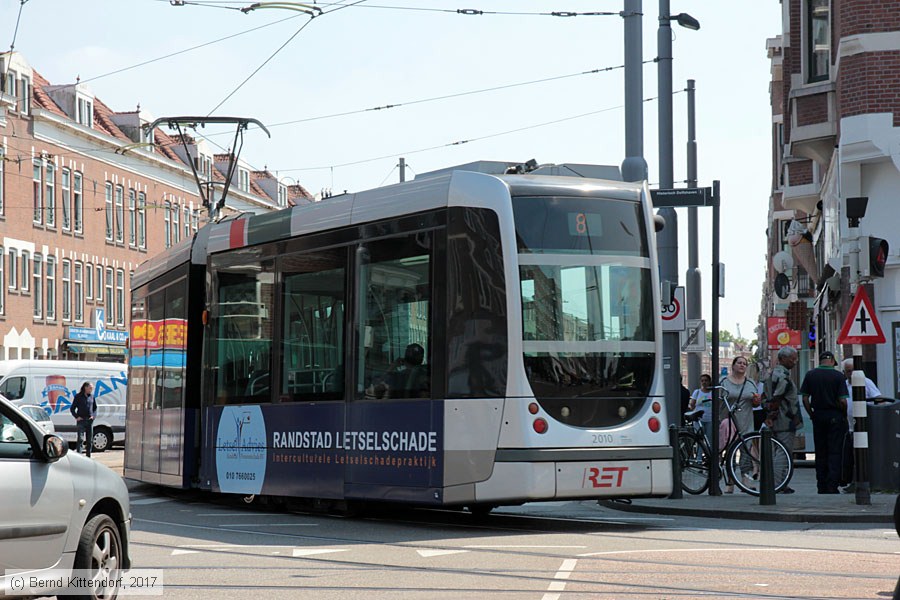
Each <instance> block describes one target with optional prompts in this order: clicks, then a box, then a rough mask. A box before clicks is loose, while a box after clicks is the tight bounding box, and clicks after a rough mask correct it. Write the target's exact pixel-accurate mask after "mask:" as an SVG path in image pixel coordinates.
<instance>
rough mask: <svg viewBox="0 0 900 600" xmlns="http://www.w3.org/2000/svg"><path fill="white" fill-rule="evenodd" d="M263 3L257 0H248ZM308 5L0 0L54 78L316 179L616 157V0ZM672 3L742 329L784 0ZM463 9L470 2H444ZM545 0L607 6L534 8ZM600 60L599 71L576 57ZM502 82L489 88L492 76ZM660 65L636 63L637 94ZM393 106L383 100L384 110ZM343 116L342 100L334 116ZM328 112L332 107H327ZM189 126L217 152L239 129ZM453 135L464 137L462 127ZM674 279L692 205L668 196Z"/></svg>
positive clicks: (733, 319) (681, 152)
mask: <svg viewBox="0 0 900 600" xmlns="http://www.w3.org/2000/svg"><path fill="white" fill-rule="evenodd" d="M263 4H265V3H263ZM343 4H344V5H346V6H344V7H343V8H341V7H340V3H336V2H326V3H318V4H317V6H318V7H319V8H321V10H322V14H321V15H320V16H317V17H316V18H313V19H310V17H309V16H308V15H306V14H305V13H302V12H299V11H295V10H287V9H284V8H260V9H257V10H252V11H249V12H247V13H244V12H242V11H240V10H237V9H239V8H242V7H246V6H249V5H250V3H249V2H239V1H227V0H223V1H216V2H214V1H210V0H202V1H198V2H191V1H190V0H187V1H186V2H185V3H184V4H183V5H173V4H172V3H171V2H170V1H169V0H127V1H125V0H78V1H77V2H72V1H63V0H24V4H23V3H22V0H0V50H4V51H5V50H8V49H9V48H10V47H11V46H14V49H15V50H17V51H19V52H21V53H22V54H23V55H24V57H25V58H26V60H27V61H28V62H29V63H30V64H31V66H32V67H33V68H34V69H35V70H37V71H38V72H39V73H41V75H43V76H44V77H45V78H46V79H48V80H49V81H50V82H51V83H52V84H66V83H74V82H75V80H76V78H78V77H80V79H81V81H82V82H85V83H86V84H87V85H88V87H89V88H90V90H91V91H92V92H93V93H94V95H95V96H96V97H98V98H99V99H100V100H102V101H103V102H104V103H105V104H106V105H108V106H109V107H110V108H111V109H113V110H115V111H131V110H134V109H135V108H136V106H137V105H140V106H141V108H142V110H145V111H148V112H149V113H150V114H151V115H152V116H154V117H157V118H158V117H168V116H181V115H200V116H203V115H208V114H212V115H214V116H237V117H250V118H254V119H257V120H259V121H260V122H262V123H263V124H264V125H266V127H267V128H268V129H269V130H270V132H271V134H272V137H271V139H269V138H267V137H266V136H265V134H264V133H263V132H262V131H260V130H258V129H255V130H251V131H248V132H247V135H246V136H245V140H244V145H243V149H242V152H241V159H242V160H244V161H245V162H247V163H248V164H249V165H250V166H251V167H252V168H254V169H263V168H268V170H269V171H271V172H273V173H276V174H277V175H279V176H281V177H288V178H290V179H288V181H289V182H293V181H296V182H298V183H300V184H302V185H303V186H304V187H305V188H306V189H307V190H309V191H310V192H312V193H318V192H320V191H322V190H323V189H331V190H333V192H335V193H338V192H341V191H344V190H347V191H361V190H365V189H370V188H374V187H379V186H381V185H386V184H388V183H393V182H396V181H399V169H398V168H397V165H398V162H399V158H400V157H403V158H405V160H406V163H407V164H408V170H407V179H410V178H412V177H413V176H414V175H415V174H417V173H425V172H428V171H431V170H435V169H440V168H444V167H448V166H452V165H457V164H463V163H467V162H471V161H475V160H502V161H517V162H525V161H527V160H529V159H532V158H533V159H535V160H537V161H538V162H539V163H563V162H571V163H592V164H603V165H616V166H619V165H621V163H622V160H623V159H624V157H625V134H624V119H625V112H624V108H623V106H624V90H623V80H624V71H623V69H622V68H621V66H622V65H623V64H624V39H623V19H622V18H621V17H620V16H618V12H619V11H621V10H622V9H623V6H624V0H592V1H588V0H565V1H562V2H561V1H559V0H466V2H464V3H462V2H460V0H366V1H362V2H353V0H346V1H345V2H343ZM752 4H753V7H752V10H747V6H748V5H747V4H735V3H731V2H722V1H720V0H715V1H713V0H709V1H706V2H697V1H694V2H688V1H687V0H671V13H672V14H677V13H679V12H689V13H690V14H691V15H692V16H693V17H695V18H696V19H698V20H699V21H700V23H701V28H700V30H699V31H690V30H687V29H682V28H680V27H679V26H678V25H677V24H675V23H673V24H672V33H673V42H672V47H673V57H674V60H673V63H672V71H673V86H672V87H673V90H674V91H675V92H676V93H675V94H674V97H673V119H674V142H673V145H674V172H675V181H676V187H681V186H683V183H682V182H683V181H684V179H685V178H686V168H687V167H686V161H685V147H686V142H687V138H686V129H687V124H686V122H687V116H686V115H687V104H686V94H684V93H683V92H682V90H683V89H684V88H685V87H686V82H687V80H688V79H694V80H695V81H696V90H697V92H696V115H697V121H696V130H697V144H698V151H697V152H698V173H699V185H700V186H703V187H705V186H711V185H712V181H713V180H719V181H720V182H721V196H722V209H721V221H722V222H721V239H722V244H721V261H722V262H723V263H725V271H726V275H725V297H724V298H723V299H722V300H721V303H720V328H721V329H726V330H729V331H731V332H732V333H738V330H739V331H740V333H741V335H742V336H743V337H745V338H750V339H752V338H754V337H755V334H754V328H755V327H756V324H757V319H758V315H759V312H760V298H761V290H762V285H763V278H764V276H765V252H766V220H767V212H768V203H769V196H770V189H771V188H770V186H771V179H772V173H771V154H772V151H771V145H772V142H771V122H772V118H771V109H770V104H769V82H770V79H771V76H770V62H769V60H768V58H767V55H766V40H767V39H768V38H771V37H774V36H776V35H777V34H778V33H779V32H780V29H781V17H780V12H781V4H780V2H778V1H777V0H760V1H759V2H754V3H752ZM458 9H473V10H476V11H483V13H484V14H477V15H472V14H458V13H457V10H458ZM551 11H567V12H573V13H590V12H612V13H615V14H614V15H608V16H602V15H597V16H591V15H587V14H578V15H577V16H572V17H554V16H548V15H547V13H550V12H551ZM658 11H659V4H658V3H657V2H652V1H650V0H644V1H643V12H644V17H643V54H644V60H645V61H652V59H653V58H654V57H656V55H657V51H656V44H657V29H658V20H657V16H658ZM595 70H600V72H595V73H587V72H589V71H595ZM496 88H502V89H496ZM656 95H657V69H656V65H655V64H654V63H652V62H650V63H648V64H646V65H644V93H643V96H644V98H655V97H656ZM391 105H396V106H394V107H393V108H380V109H378V110H375V109H377V108H378V107H386V106H391ZM657 110H658V108H657V102H656V101H655V100H650V101H647V102H645V103H644V157H645V159H646V161H647V163H648V168H649V180H650V184H651V187H655V186H656V182H657V181H658V175H657V173H658V164H659V159H658V144H657V139H658V133H657V125H656V124H657ZM348 113H349V114H348ZM335 115H339V116H335ZM200 133H202V134H204V135H205V136H208V139H209V140H210V141H212V142H214V143H215V144H219V145H220V146H221V148H222V149H217V151H218V152H224V151H225V150H224V149H225V148H227V147H229V146H230V145H231V142H232V139H233V133H234V130H233V128H232V129H229V130H228V131H227V132H226V131H225V130H224V129H221V128H219V129H216V128H213V127H207V128H206V129H204V130H201V132H200ZM460 142H464V143H460ZM699 212H700V222H699V230H700V233H699V237H700V242H699V243H700V269H701V273H702V278H703V288H704V290H703V316H704V318H705V319H706V321H707V328H709V326H710V323H711V302H710V291H709V288H710V282H711V279H712V275H711V273H712V271H711V260H712V258H711V250H710V245H711V223H712V215H711V210H710V209H701V210H700V211H699ZM678 213H679V214H678V217H679V238H678V239H679V263H678V271H679V278H680V282H681V285H683V284H684V280H685V276H684V273H685V270H686V269H687V267H688V257H687V246H688V244H687V240H688V231H687V220H688V218H687V212H686V209H679V211H678Z"/></svg>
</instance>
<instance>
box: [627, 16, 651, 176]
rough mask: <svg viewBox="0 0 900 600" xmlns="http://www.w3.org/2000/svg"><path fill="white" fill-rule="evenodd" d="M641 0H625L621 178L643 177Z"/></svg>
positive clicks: (644, 166)
mask: <svg viewBox="0 0 900 600" xmlns="http://www.w3.org/2000/svg"><path fill="white" fill-rule="evenodd" d="M642 10H643V9H642V7H641V0H625V10H623V11H622V18H623V19H624V20H625V160H624V161H623V162H622V179H624V180H625V181H645V180H646V179H647V161H646V160H644V81H643V54H642V52H643V50H642V44H643V36H642V34H641V26H642V19H641V17H642V15H643V12H642Z"/></svg>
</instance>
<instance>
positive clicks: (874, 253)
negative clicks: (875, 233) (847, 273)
mask: <svg viewBox="0 0 900 600" xmlns="http://www.w3.org/2000/svg"><path fill="white" fill-rule="evenodd" d="M888 250H889V246H888V243H887V240H883V239H881V238H877V237H871V236H868V235H866V236H862V237H860V238H859V274H860V276H861V277H884V266H885V264H886V263H887V257H888Z"/></svg>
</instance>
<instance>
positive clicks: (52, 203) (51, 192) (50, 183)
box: [44, 162, 56, 227]
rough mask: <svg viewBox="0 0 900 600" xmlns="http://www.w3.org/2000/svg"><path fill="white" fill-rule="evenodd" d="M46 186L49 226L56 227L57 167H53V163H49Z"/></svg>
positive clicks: (45, 198)
mask: <svg viewBox="0 0 900 600" xmlns="http://www.w3.org/2000/svg"><path fill="white" fill-rule="evenodd" d="M44 184H45V186H44V187H45V193H44V206H46V207H47V226H48V227H56V167H54V166H53V163H52V162H48V163H47V171H46V174H45V175H44Z"/></svg>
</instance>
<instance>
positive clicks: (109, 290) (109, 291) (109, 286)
mask: <svg viewBox="0 0 900 600" xmlns="http://www.w3.org/2000/svg"><path fill="white" fill-rule="evenodd" d="M105 287H106V307H107V311H106V314H107V315H109V317H108V319H109V320H110V321H112V315H113V270H112V268H111V267H106V286H105Z"/></svg>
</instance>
